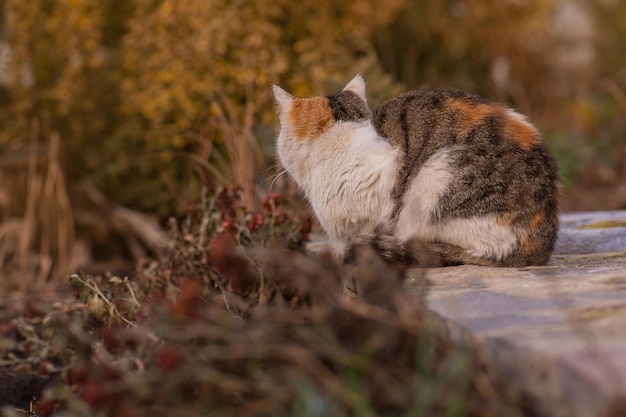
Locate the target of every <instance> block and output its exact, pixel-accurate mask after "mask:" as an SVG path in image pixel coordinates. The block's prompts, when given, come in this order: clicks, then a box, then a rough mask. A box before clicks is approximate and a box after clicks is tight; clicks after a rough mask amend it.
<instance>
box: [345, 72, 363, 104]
mask: <svg viewBox="0 0 626 417" xmlns="http://www.w3.org/2000/svg"><path fill="white" fill-rule="evenodd" d="M343 91H352V92H353V93H354V94H356V95H357V96H359V98H360V99H361V100H363V102H364V103H367V98H366V97H365V80H363V77H361V74H357V75H356V76H355V77H354V78H353V79H352V80H351V81H350V82H349V83H348V84H347V85H346V86H345V87H344V89H343Z"/></svg>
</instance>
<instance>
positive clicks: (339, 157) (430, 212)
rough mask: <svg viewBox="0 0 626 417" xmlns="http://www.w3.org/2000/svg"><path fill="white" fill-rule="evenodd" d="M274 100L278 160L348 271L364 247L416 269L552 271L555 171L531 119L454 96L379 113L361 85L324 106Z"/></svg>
mask: <svg viewBox="0 0 626 417" xmlns="http://www.w3.org/2000/svg"><path fill="white" fill-rule="evenodd" d="M274 96H275V99H276V103H277V112H278V118H279V121H280V132H279V134H278V138H277V145H276V146H277V153H278V158H279V160H280V162H281V164H282V165H283V167H284V168H285V169H286V171H287V172H288V173H289V174H290V175H291V176H292V177H293V178H294V179H295V181H296V182H297V184H298V186H299V187H300V188H301V189H302V190H303V191H304V193H305V195H306V197H307V199H308V201H309V202H310V204H311V206H312V208H313V211H314V213H315V216H316V217H317V219H318V220H319V223H320V224H321V226H322V227H323V228H324V230H325V231H326V232H327V233H328V235H330V236H331V237H333V238H335V239H339V240H340V241H341V242H343V243H344V244H345V258H344V259H345V260H346V261H347V262H352V261H354V258H355V256H356V254H357V253H358V251H359V248H361V247H368V248H371V249H373V250H374V251H375V252H377V253H378V254H379V255H380V256H381V257H382V258H383V259H385V260H386V261H389V262H393V263H402V264H407V265H417V266H419V265H420V264H421V265H423V266H424V264H425V263H429V264H430V265H426V266H433V265H435V266H439V265H441V266H446V265H459V264H474V265H482V266H501V267H525V266H529V265H543V264H546V263H547V262H548V260H549V257H550V254H551V252H552V250H553V248H554V244H555V240H556V237H557V232H558V229H559V217H558V216H559V210H558V197H559V192H560V179H559V174H558V167H557V164H556V162H555V159H554V157H553V156H552V155H551V153H550V151H549V149H548V147H547V145H546V143H545V141H544V139H543V138H542V136H541V134H540V133H539V131H538V130H537V129H536V128H535V127H534V126H533V125H532V124H530V123H529V122H528V121H527V120H526V118H525V117H524V116H523V115H521V114H519V113H517V112H516V111H514V110H512V109H510V108H508V107H506V106H504V105H502V104H498V103H493V102H490V101H488V100H486V99H484V98H481V97H479V96H477V95H474V94H471V93H467V92H464V91H461V90H457V89H453V88H438V89H429V90H424V91H409V92H406V93H404V94H401V95H399V96H396V97H393V98H391V99H389V100H388V101H386V102H384V103H383V104H382V105H381V106H380V107H379V108H378V109H377V110H375V111H372V110H371V109H370V108H369V106H368V104H367V100H366V93H365V82H364V80H363V78H362V77H361V76H360V75H357V76H356V77H354V78H353V79H352V80H351V81H350V82H349V83H348V84H347V85H346V86H345V88H344V89H343V90H342V91H341V92H338V93H335V94H332V95H329V96H326V97H322V96H317V97H310V98H298V97H295V96H293V95H291V94H289V93H288V92H286V91H285V90H283V89H281V88H280V87H278V86H274ZM423 251H427V252H428V253H429V256H428V257H426V258H424V257H423V256H422V255H423ZM424 259H429V261H424Z"/></svg>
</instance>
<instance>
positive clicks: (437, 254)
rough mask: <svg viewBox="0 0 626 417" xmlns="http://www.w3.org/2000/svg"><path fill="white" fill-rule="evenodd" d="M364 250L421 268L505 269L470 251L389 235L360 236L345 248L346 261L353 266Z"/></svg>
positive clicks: (388, 259) (443, 244) (494, 261)
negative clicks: (465, 267)
mask: <svg viewBox="0 0 626 417" xmlns="http://www.w3.org/2000/svg"><path fill="white" fill-rule="evenodd" d="M363 248H369V249H372V250H373V251H374V252H375V253H377V254H378V255H379V256H380V257H381V258H382V259H383V260H385V261H387V262H389V263H392V264H404V265H407V266H416V267H422V268H431V267H439V266H452V265H464V264H469V265H480V266H503V265H502V264H501V262H499V261H497V260H495V259H486V258H481V257H477V256H473V255H471V254H470V253H469V252H468V251H467V250H465V249H463V248H461V247H459V246H455V245H451V244H447V243H430V242H421V241H418V240H413V241H410V242H408V243H406V242H401V241H400V240H399V239H398V238H396V237H394V236H392V235H386V234H366V235H361V236H359V237H358V238H357V239H356V240H355V241H354V242H353V243H352V244H350V245H349V246H348V247H347V248H346V252H345V255H344V261H345V262H346V263H349V264H351V263H354V262H355V261H356V259H357V257H358V256H359V253H360V252H361V251H362V250H363Z"/></svg>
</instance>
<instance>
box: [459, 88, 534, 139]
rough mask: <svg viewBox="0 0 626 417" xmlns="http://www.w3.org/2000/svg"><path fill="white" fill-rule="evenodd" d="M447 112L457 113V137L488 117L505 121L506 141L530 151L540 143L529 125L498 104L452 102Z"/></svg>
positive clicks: (464, 134) (463, 134) (462, 135)
mask: <svg viewBox="0 0 626 417" xmlns="http://www.w3.org/2000/svg"><path fill="white" fill-rule="evenodd" d="M447 107H448V109H449V110H452V111H455V112H457V113H458V115H459V117H458V123H459V125H458V129H459V136H460V137H464V136H466V135H467V134H468V133H469V132H470V131H471V130H472V128H473V127H474V126H475V125H476V124H478V123H480V122H481V121H483V120H484V119H485V118H487V117H489V116H496V117H502V118H504V120H505V125H504V128H503V133H504V136H505V138H506V139H509V140H514V141H516V142H517V144H518V145H519V146H520V147H521V148H522V149H524V150H527V151H528V150H530V149H531V148H532V147H533V146H536V145H538V144H539V143H540V139H539V132H538V131H537V129H535V128H534V127H533V126H532V125H531V124H530V123H527V122H525V121H524V120H522V119H521V116H520V118H519V119H518V118H516V117H515V116H514V115H513V114H511V110H509V109H507V108H506V107H503V106H501V105H498V104H472V103H469V102H467V101H464V100H452V101H450V102H449V103H448V104H447Z"/></svg>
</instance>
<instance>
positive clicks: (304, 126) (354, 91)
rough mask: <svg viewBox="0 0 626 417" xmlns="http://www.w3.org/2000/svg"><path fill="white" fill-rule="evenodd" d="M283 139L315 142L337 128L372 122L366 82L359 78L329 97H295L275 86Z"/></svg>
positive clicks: (355, 78) (358, 76)
mask: <svg viewBox="0 0 626 417" xmlns="http://www.w3.org/2000/svg"><path fill="white" fill-rule="evenodd" d="M274 97H275V98H276V103H277V108H278V116H279V119H280V128H281V135H282V134H285V135H286V136H287V137H289V138H293V139H301V140H302V139H315V138H317V137H319V136H321V135H323V134H324V133H326V132H327V131H328V130H329V129H331V128H332V127H333V126H334V125H335V124H337V123H341V122H358V121H363V120H369V119H370V118H371V112H370V110H369V107H368V106H367V100H366V98H365V81H363V78H362V77H361V76H360V75H357V76H356V77H354V78H353V79H352V81H350V82H349V83H348V84H347V85H346V86H345V88H344V89H343V90H342V91H341V92H339V93H336V94H333V95H330V96H326V97H323V96H317V97H309V98H298V97H295V96H293V95H291V94H289V93H288V92H286V91H285V90H283V89H282V88H280V87H278V86H277V85H275V86H274Z"/></svg>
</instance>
